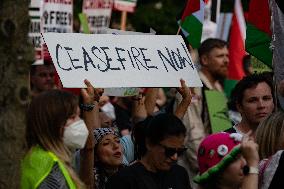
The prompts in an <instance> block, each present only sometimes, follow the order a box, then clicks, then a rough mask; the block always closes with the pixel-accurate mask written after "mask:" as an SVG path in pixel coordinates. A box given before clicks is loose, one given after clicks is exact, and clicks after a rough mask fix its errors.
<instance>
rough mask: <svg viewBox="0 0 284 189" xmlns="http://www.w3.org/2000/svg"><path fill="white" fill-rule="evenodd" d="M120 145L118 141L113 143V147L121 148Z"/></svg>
mask: <svg viewBox="0 0 284 189" xmlns="http://www.w3.org/2000/svg"><path fill="white" fill-rule="evenodd" d="M119 145H120V143H118V142H113V143H112V147H113V149H117V148H119Z"/></svg>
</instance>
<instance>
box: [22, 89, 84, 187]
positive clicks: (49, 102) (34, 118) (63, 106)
mask: <svg viewBox="0 0 284 189" xmlns="http://www.w3.org/2000/svg"><path fill="white" fill-rule="evenodd" d="M77 107H78V99H77V97H76V96H75V95H73V94H72V93H70V92H66V91H61V90H50V91H46V92H43V93H41V94H40V95H39V96H36V97H35V98H34V99H33V100H32V102H31V103H30V104H29V107H28V111H27V127H26V142H27V145H28V148H29V149H30V148H31V147H33V146H35V145H40V146H41V147H42V148H43V149H45V150H46V151H51V152H53V153H54V154H55V155H56V156H57V157H58V158H59V159H60V160H61V162H62V163H63V164H64V165H65V167H66V169H67V170H68V172H69V174H70V176H71V178H72V179H73V181H74V183H75V184H76V185H77V187H78V188H81V187H83V183H82V182H81V181H80V179H79V178H78V177H77V175H76V174H75V172H74V171H73V169H72V168H71V153H70V151H69V150H68V148H67V147H66V146H65V145H64V143H63V139H62V138H63V132H64V125H65V124H66V121H67V119H68V118H70V116H71V115H73V114H75V112H76V110H77Z"/></svg>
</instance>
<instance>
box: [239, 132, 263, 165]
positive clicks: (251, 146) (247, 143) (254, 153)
mask: <svg viewBox="0 0 284 189" xmlns="http://www.w3.org/2000/svg"><path fill="white" fill-rule="evenodd" d="M241 151H242V155H243V157H244V158H245V160H246V162H247V165H248V166H253V167H257V166H258V162H259V154H258V145H257V144H256V143H255V142H254V140H253V138H252V137H250V136H249V134H247V135H244V136H243V139H242V142H241Z"/></svg>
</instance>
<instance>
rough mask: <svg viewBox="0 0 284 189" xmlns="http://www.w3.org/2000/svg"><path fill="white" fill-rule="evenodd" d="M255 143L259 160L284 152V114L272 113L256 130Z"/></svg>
mask: <svg viewBox="0 0 284 189" xmlns="http://www.w3.org/2000/svg"><path fill="white" fill-rule="evenodd" d="M256 143H257V144H258V145H259V148H258V153H259V156H260V159H264V158H269V157H270V156H271V155H273V154H275V153H276V152H277V151H278V150H284V112H282V111H279V112H276V113H273V114H271V115H270V116H268V117H267V118H266V119H265V120H264V121H263V122H261V123H260V125H259V126H258V128H257V129H256Z"/></svg>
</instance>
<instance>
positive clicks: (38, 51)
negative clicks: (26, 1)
mask: <svg viewBox="0 0 284 189" xmlns="http://www.w3.org/2000/svg"><path fill="white" fill-rule="evenodd" d="M42 4H43V1H39V0H31V2H30V5H29V16H30V25H29V40H30V41H31V44H33V46H34V48H35V62H34V64H43V47H42V38H41V32H42V28H41V15H42Z"/></svg>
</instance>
